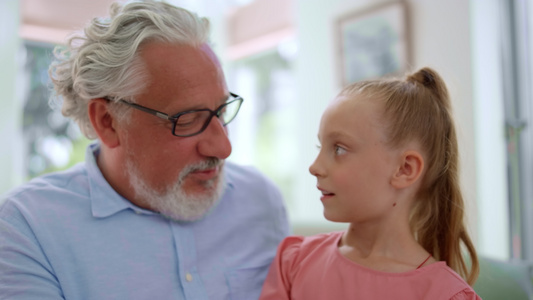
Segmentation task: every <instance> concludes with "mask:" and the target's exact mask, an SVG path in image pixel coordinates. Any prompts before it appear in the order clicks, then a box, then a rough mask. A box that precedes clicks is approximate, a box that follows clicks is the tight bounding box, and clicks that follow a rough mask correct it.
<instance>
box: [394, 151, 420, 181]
mask: <svg viewBox="0 0 533 300" xmlns="http://www.w3.org/2000/svg"><path fill="white" fill-rule="evenodd" d="M423 171H424V158H423V157H422V155H421V154H420V152H418V151H415V150H407V151H405V152H403V153H402V155H401V157H400V164H399V167H398V169H397V170H396V173H395V174H394V175H393V177H392V180H391V184H392V186H393V187H395V188H397V189H402V188H406V187H409V186H411V185H412V184H414V183H415V182H416V181H417V180H418V179H419V178H420V176H421V175H422V172H423Z"/></svg>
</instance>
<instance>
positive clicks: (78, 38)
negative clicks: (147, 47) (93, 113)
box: [49, 0, 209, 139]
mask: <svg viewBox="0 0 533 300" xmlns="http://www.w3.org/2000/svg"><path fill="white" fill-rule="evenodd" d="M152 41H159V42H169V43H174V44H182V45H191V46H194V47H199V46H200V45H202V44H204V43H208V42H209V21H208V20H207V19H205V18H199V17H198V16H197V15H196V14H193V13H191V12H189V11H187V10H185V9H182V8H179V7H175V6H172V5H170V4H167V3H164V2H158V1H153V0H145V1H135V2H130V3H127V4H124V5H121V4H119V3H113V4H112V5H111V8H110V17H109V18H94V19H93V20H92V21H91V22H90V23H89V24H88V25H87V27H86V28H85V29H84V31H83V33H78V34H75V35H73V36H72V37H70V39H69V40H68V43H67V45H66V47H65V46H63V47H61V46H58V47H56V49H54V55H55V61H54V62H53V63H52V64H51V65H50V69H49V73H50V77H51V79H52V82H53V84H54V89H55V94H54V95H53V96H52V98H51V100H54V99H55V98H60V99H61V100H62V113H63V115H64V116H65V117H70V118H72V119H73V120H74V121H76V122H77V123H78V125H79V127H80V129H81V131H82V132H83V134H84V135H85V136H86V137H88V138H90V139H94V138H96V137H97V136H96V133H95V131H94V129H93V127H92V125H91V122H90V120H89V117H88V112H87V103H88V101H89V100H91V99H95V98H103V97H108V98H109V99H111V100H115V101H117V100H118V99H129V100H131V101H135V100H134V96H136V95H138V94H140V93H141V92H142V91H143V90H144V89H145V88H146V86H147V83H148V80H147V76H146V69H145V68H144V66H143V62H142V60H141V59H140V56H139V54H140V51H142V46H143V44H145V43H147V42H152ZM114 111H118V110H117V108H116V107H115V109H114ZM125 111H128V110H125ZM122 112H123V113H122V116H121V115H120V114H119V115H118V117H125V114H124V111H122Z"/></svg>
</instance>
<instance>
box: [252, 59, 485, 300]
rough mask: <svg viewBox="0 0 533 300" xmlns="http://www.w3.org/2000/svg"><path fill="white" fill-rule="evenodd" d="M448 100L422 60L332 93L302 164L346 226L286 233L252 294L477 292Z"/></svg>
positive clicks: (436, 295) (330, 211)
mask: <svg viewBox="0 0 533 300" xmlns="http://www.w3.org/2000/svg"><path fill="white" fill-rule="evenodd" d="M450 106H451V105H450V99H449V98H448V92H447V89H446V86H445V84H444V82H443V81H442V79H441V78H440V76H439V75H438V74H437V73H436V72H435V71H434V70H432V69H429V68H423V69H421V70H419V71H418V72H416V73H414V74H411V75H409V76H407V77H406V78H405V79H402V80H398V79H382V80H373V81H363V82H358V83H355V84H352V85H350V86H348V87H346V88H345V89H344V90H343V91H342V92H341V93H340V94H339V95H338V96H337V98H336V99H335V100H334V101H333V102H332V103H331V104H330V105H329V107H328V108H327V109H326V111H325V112H324V114H323V116H322V120H321V123H320V129H319V133H318V139H319V141H320V144H321V146H320V152H319V154H318V157H317V158H316V160H315V162H314V163H313V164H312V165H311V167H310V168H309V171H310V172H311V174H312V175H314V176H316V178H317V188H318V189H319V190H320V192H321V193H322V197H321V198H320V200H321V201H322V204H323V205H324V216H325V217H326V219H328V220H330V221H333V222H348V223H350V225H349V228H348V230H347V231H346V232H334V233H328V234H320V235H316V236H311V237H298V236H295V237H288V238H286V239H285V240H284V241H283V242H282V243H281V244H280V246H279V248H278V253H277V256H276V259H275V260H274V262H273V263H272V266H271V268H270V271H269V274H268V277H267V279H266V281H265V284H264V286H263V291H262V294H261V297H260V299H263V300H265V299H276V300H279V299H297V300H299V299H302V300H311V299H328V300H330V299H335V300H338V299H380V300H381V299H409V300H411V299H432V300H436V299H480V298H479V296H477V295H476V293H475V292H474V291H473V289H472V288H471V287H470V285H472V284H473V283H474V281H475V280H476V278H477V275H478V273H479V267H478V261H477V255H476V252H475V249H474V246H473V245H472V242H471V240H470V237H469V236H468V233H467V231H466V228H465V225H464V222H463V214H464V203H463V197H462V196H461V191H460V188H459V179H458V150H457V138H456V134H455V129H454V124H453V120H452V117H451V112H450V110H451V107H450ZM461 244H463V245H464V246H465V249H466V250H467V252H468V254H469V256H470V261H471V267H470V268H468V267H467V264H466V262H465V259H464V256H463V253H461ZM461 277H462V278H461ZM463 278H464V279H463ZM465 280H466V282H465Z"/></svg>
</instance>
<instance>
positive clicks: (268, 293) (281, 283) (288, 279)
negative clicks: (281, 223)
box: [259, 236, 304, 300]
mask: <svg viewBox="0 0 533 300" xmlns="http://www.w3.org/2000/svg"><path fill="white" fill-rule="evenodd" d="M303 240H304V238H303V237H301V236H290V237H287V238H285V239H284V240H283V241H282V242H281V243H280V245H279V246H278V250H277V253H276V257H275V258H274V261H272V264H271V265H270V269H269V271H268V275H267V278H266V280H265V283H264V285H263V290H262V292H261V296H260V297H259V299H260V300H270V299H272V300H274V299H275V300H289V299H290V292H291V286H292V279H293V278H294V275H295V274H296V272H297V267H298V260H299V254H300V246H301V245H302V242H303Z"/></svg>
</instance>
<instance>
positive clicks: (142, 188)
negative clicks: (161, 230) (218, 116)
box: [125, 158, 225, 221]
mask: <svg viewBox="0 0 533 300" xmlns="http://www.w3.org/2000/svg"><path fill="white" fill-rule="evenodd" d="M223 163H224V161H223V160H220V159H216V158H211V159H209V160H207V161H204V162H201V163H198V164H193V165H188V166H186V167H185V168H184V169H183V170H182V171H181V172H180V174H179V176H178V180H177V181H176V182H175V183H173V184H171V185H169V186H167V187H166V188H165V189H164V190H163V191H161V192H160V191H156V190H154V189H153V188H151V187H150V186H149V185H148V184H146V181H144V179H142V175H141V172H140V171H139V170H138V169H137V166H136V165H135V164H134V163H133V162H132V160H131V159H128V160H127V161H126V170H125V171H126V172H128V174H129V178H130V185H131V186H132V187H133V190H134V192H135V197H137V198H140V199H142V200H143V201H145V203H146V204H147V205H148V206H149V207H150V208H151V209H152V210H154V211H157V212H159V213H161V214H162V215H164V216H166V217H169V218H171V219H173V220H176V221H196V220H198V219H200V218H202V217H203V216H205V215H206V214H207V212H208V211H209V210H210V209H211V208H212V207H213V206H214V205H215V203H216V202H217V200H218V199H219V198H220V197H221V196H222V192H223V191H224V187H225V182H224V176H223V172H222V168H223ZM216 166H218V167H219V168H220V173H219V174H218V176H216V177H215V178H213V179H210V180H207V181H205V182H203V183H202V185H203V187H204V188H205V192H204V193H198V194H192V195H189V194H187V193H186V192H185V191H184V190H183V186H182V185H183V181H184V179H185V177H187V175H189V174H190V173H191V172H194V171H201V170H206V169H212V168H214V167H216Z"/></svg>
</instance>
